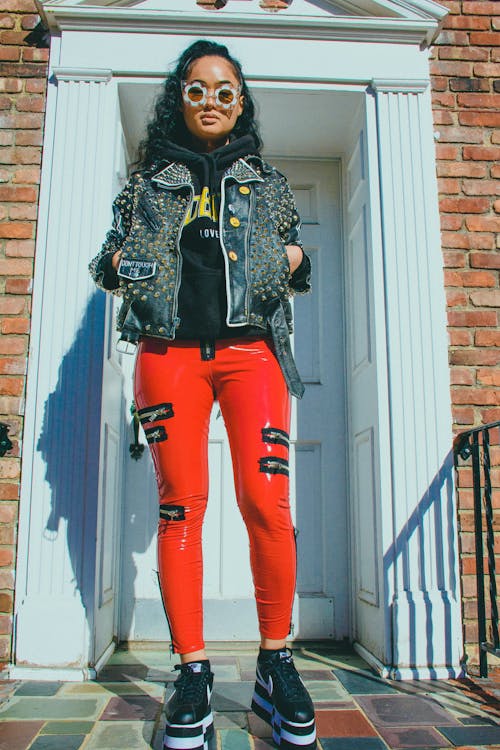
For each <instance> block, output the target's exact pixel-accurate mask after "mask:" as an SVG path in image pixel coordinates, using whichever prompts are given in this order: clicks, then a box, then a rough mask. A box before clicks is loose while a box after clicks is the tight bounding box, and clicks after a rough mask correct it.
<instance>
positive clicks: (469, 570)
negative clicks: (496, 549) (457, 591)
mask: <svg viewBox="0 0 500 750" xmlns="http://www.w3.org/2000/svg"><path fill="white" fill-rule="evenodd" d="M461 536H465V534H462V535H461ZM463 551H465V550H463ZM461 569H462V574H463V575H472V574H475V573H476V558H475V557H463V558H462V562H461ZM469 627H470V624H469V623H466V625H465V632H466V635H467V636H469V637H470V630H469Z"/></svg>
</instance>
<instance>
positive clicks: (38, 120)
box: [0, 112, 43, 156]
mask: <svg viewBox="0 0 500 750" xmlns="http://www.w3.org/2000/svg"><path fill="white" fill-rule="evenodd" d="M0 127H1V128H12V129H14V130H40V129H41V128H42V127H43V115H42V114H38V113H22V114H21V113H20V112H13V113H12V112H9V113H8V114H6V113H4V114H2V115H0ZM19 151H20V152H22V149H19ZM16 156H18V154H16Z"/></svg>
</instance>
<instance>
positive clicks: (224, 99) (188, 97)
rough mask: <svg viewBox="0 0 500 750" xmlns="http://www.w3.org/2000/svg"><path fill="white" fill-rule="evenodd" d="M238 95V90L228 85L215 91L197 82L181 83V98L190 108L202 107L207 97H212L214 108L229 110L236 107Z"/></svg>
mask: <svg viewBox="0 0 500 750" xmlns="http://www.w3.org/2000/svg"><path fill="white" fill-rule="evenodd" d="M239 95H240V89H239V88H234V86H231V85H230V84H228V83H225V84H223V85H222V86H219V87H218V88H216V89H208V88H207V87H206V86H205V85H204V84H202V83H200V82H199V81H194V82H193V83H187V82H186V81H183V82H182V98H183V100H184V102H185V103H186V104H189V105H190V106H191V107H204V106H205V104H206V103H207V100H208V97H209V96H213V98H214V102H215V106H216V107H220V108H221V109H230V108H231V107H235V106H236V104H237V102H238V97H239Z"/></svg>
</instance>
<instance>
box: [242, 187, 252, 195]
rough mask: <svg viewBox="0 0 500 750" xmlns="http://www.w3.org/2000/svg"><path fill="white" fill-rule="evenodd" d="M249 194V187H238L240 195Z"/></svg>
mask: <svg viewBox="0 0 500 750" xmlns="http://www.w3.org/2000/svg"><path fill="white" fill-rule="evenodd" d="M249 192H250V188H249V187H247V186H246V185H242V186H241V187H240V193H241V194H242V195H248V193H249Z"/></svg>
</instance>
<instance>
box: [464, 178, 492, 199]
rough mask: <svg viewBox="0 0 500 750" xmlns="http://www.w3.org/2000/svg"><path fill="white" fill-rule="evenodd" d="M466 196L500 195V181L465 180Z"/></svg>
mask: <svg viewBox="0 0 500 750" xmlns="http://www.w3.org/2000/svg"><path fill="white" fill-rule="evenodd" d="M462 187H463V191H464V193H465V194H466V195H500V180H463V182H462Z"/></svg>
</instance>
